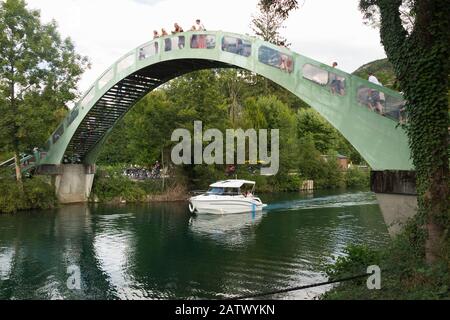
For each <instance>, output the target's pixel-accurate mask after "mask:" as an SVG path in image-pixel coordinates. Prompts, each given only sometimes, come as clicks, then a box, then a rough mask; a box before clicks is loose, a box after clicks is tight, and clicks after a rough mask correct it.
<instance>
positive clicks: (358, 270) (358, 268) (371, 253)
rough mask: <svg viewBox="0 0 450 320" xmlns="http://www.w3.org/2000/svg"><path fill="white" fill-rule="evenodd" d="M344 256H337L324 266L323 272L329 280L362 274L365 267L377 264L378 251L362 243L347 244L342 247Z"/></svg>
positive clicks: (379, 257)
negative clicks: (332, 261)
mask: <svg viewBox="0 0 450 320" xmlns="http://www.w3.org/2000/svg"><path fill="white" fill-rule="evenodd" d="M344 254H345V256H341V257H338V258H337V259H336V261H335V262H334V263H333V264H329V265H327V266H325V272H326V274H327V275H328V277H329V278H330V280H337V279H342V278H346V277H351V276H355V275H359V274H364V273H366V271H367V267H368V266H371V265H379V264H380V261H381V255H380V252H378V251H375V250H372V249H370V248H369V247H367V246H364V245H349V246H348V247H346V248H345V249H344Z"/></svg>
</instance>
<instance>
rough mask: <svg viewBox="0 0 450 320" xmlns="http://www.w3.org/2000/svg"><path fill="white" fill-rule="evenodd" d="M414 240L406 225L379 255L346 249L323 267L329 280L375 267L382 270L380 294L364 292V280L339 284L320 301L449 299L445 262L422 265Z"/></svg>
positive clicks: (448, 269)
mask: <svg viewBox="0 0 450 320" xmlns="http://www.w3.org/2000/svg"><path fill="white" fill-rule="evenodd" d="M419 233H420V232H419ZM417 237H418V228H417V224H416V223H415V222H414V221H410V223H409V224H408V225H407V226H406V228H405V229H404V231H403V233H401V234H400V235H398V236H397V237H396V238H395V239H393V240H392V242H391V243H390V244H389V246H387V247H386V248H384V249H381V250H380V251H374V250H371V249H369V248H368V247H366V246H349V247H348V248H347V249H346V251H345V253H346V256H344V257H339V258H338V259H337V260H336V261H335V262H334V263H333V264H331V265H327V266H326V268H325V272H326V274H327V275H328V276H329V277H330V279H341V278H345V277H348V276H352V275H358V274H363V273H365V272H366V268H367V267H368V266H370V265H378V266H380V267H381V269H382V272H381V290H368V289H367V286H366V279H367V278H362V279H361V280H354V281H347V282H342V283H340V284H339V285H338V286H336V287H334V288H333V289H332V290H330V291H329V292H327V293H325V294H324V295H323V296H322V297H321V299H339V300H342V299H346V300H347V299H348V300H353V299H449V298H450V285H449V284H450V263H449V261H448V259H447V260H446V259H445V258H444V259H442V261H440V262H439V263H437V264H435V265H432V266H429V265H426V264H425V261H424V256H423V248H420V246H419V247H417V246H416V245H415V243H416V242H417ZM447 241H448V242H450V239H447ZM447 245H450V244H449V243H447Z"/></svg>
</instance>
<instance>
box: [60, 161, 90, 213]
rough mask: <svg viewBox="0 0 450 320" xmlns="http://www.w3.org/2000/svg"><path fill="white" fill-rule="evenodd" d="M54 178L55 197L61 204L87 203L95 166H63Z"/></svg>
mask: <svg viewBox="0 0 450 320" xmlns="http://www.w3.org/2000/svg"><path fill="white" fill-rule="evenodd" d="M59 172H60V173H59V174H57V175H55V176H54V185H55V191H56V196H57V197H58V200H59V202H60V203H62V204H70V203H83V202H88V200H89V196H90V194H91V189H92V183H93V182H94V175H95V165H83V164H63V165H61V166H60V170H59Z"/></svg>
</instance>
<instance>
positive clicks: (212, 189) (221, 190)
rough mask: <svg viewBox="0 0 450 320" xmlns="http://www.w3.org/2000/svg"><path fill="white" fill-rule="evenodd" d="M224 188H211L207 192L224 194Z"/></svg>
mask: <svg viewBox="0 0 450 320" xmlns="http://www.w3.org/2000/svg"><path fill="white" fill-rule="evenodd" d="M223 192H224V190H223V188H210V189H209V190H208V192H207V194H215V195H219V194H223Z"/></svg>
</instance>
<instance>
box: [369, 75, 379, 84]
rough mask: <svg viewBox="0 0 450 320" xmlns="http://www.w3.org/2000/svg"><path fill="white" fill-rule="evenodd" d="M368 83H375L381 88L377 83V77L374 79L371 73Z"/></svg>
mask: <svg viewBox="0 0 450 320" xmlns="http://www.w3.org/2000/svg"><path fill="white" fill-rule="evenodd" d="M369 82H372V83H375V84H377V85H379V86H381V83H380V81H378V79H377V77H375V75H374V74H373V73H372V72H371V73H369Z"/></svg>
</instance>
